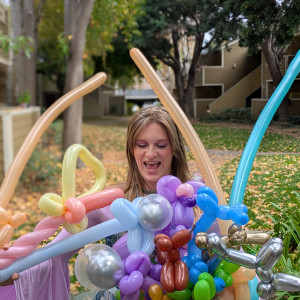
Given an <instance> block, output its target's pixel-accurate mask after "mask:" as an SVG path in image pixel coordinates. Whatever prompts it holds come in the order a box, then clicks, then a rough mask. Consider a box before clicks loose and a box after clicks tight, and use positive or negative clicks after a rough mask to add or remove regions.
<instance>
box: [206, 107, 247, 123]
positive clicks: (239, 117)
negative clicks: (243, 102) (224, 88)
mask: <svg viewBox="0 0 300 300" xmlns="http://www.w3.org/2000/svg"><path fill="white" fill-rule="evenodd" d="M205 120H206V121H208V122H209V121H231V122H240V123H241V122H242V123H252V119H251V108H249V107H242V108H235V107H229V108H225V109H223V110H222V111H221V112H220V113H218V114H213V113H210V114H209V115H208V116H207V117H206V119H205Z"/></svg>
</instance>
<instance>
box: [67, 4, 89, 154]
mask: <svg viewBox="0 0 300 300" xmlns="http://www.w3.org/2000/svg"><path fill="white" fill-rule="evenodd" d="M94 2H95V0H81V1H70V0H65V2H64V33H65V36H66V37H67V38H69V39H70V42H71V44H70V53H69V57H68V60H67V71H66V84H65V93H67V92H69V91H70V90H72V89H74V88H75V87H77V86H78V85H80V84H81V83H82V82H83V61H82V57H83V52H84V47H85V35H86V29H87V26H88V23H89V19H90V16H91V14H92V10H93V5H94ZM82 105H83V104H82V98H81V99H79V100H77V101H76V102H75V103H73V104H72V105H71V106H70V107H69V108H68V109H67V110H66V111H65V112H64V131H63V150H64V151H65V150H66V149H67V148H68V147H69V146H71V145H72V144H76V143H79V144H81V142H82V136H81V126H82Z"/></svg>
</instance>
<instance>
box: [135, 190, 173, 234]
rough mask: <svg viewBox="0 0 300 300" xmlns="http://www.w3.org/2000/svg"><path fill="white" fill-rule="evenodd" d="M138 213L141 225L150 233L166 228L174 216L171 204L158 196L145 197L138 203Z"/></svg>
mask: <svg viewBox="0 0 300 300" xmlns="http://www.w3.org/2000/svg"><path fill="white" fill-rule="evenodd" d="M137 211H138V220H139V223H140V224H141V226H142V227H143V228H145V229H147V230H150V231H158V230H161V229H164V228H166V227H167V226H168V225H169V223H170V222H171V219H172V215H173V210H172V206H171V204H170V202H169V201H168V200H167V199H166V198H165V197H163V196H161V195H158V194H151V195H147V196H145V197H143V198H142V199H141V200H140V201H139V203H138V207H137Z"/></svg>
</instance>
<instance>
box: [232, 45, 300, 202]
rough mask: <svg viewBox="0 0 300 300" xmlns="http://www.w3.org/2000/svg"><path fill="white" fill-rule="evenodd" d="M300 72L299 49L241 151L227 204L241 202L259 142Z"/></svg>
mask: <svg viewBox="0 0 300 300" xmlns="http://www.w3.org/2000/svg"><path fill="white" fill-rule="evenodd" d="M299 72H300V50H299V51H298V52H297V54H296V56H295V57H294V59H293V60H292V62H291V63H290V65H289V67H288V69H287V71H286V73H285V75H284V77H283V79H282V80H281V82H280V84H279V85H278V87H277V88H276V90H275V91H274V93H273V94H272V96H271V98H270V99H269V100H268V102H267V104H266V106H265V107H264V109H263V111H262V112H261V114H260V116H259V118H258V119H257V121H256V124H255V126H254V128H253V130H252V133H251V135H250V137H249V139H248V142H247V144H246V147H245V149H244V151H243V154H242V157H241V160H240V163H239V166H238V169H237V172H236V174H235V177H234V180H233V185H232V189H231V193H230V199H229V206H234V205H235V204H237V203H243V198H244V194H245V190H246V186H247V181H248V177H249V174H250V171H251V168H252V165H253V161H254V159H255V155H256V152H257V150H258V148H259V145H260V142H261V140H262V138H263V136H264V134H265V132H266V130H267V128H268V126H269V124H270V122H271V120H272V118H273V116H274V114H275V112H276V111H277V109H278V107H279V105H280V103H281V102H282V100H283V98H284V96H285V95H286V93H287V92H288V90H289V89H290V87H291V85H292V83H293V82H294V80H295V78H296V77H297V75H298V74H299Z"/></svg>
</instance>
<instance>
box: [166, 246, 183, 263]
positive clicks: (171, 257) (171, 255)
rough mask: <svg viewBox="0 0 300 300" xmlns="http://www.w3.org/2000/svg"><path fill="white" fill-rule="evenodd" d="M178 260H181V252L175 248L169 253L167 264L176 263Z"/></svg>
mask: <svg viewBox="0 0 300 300" xmlns="http://www.w3.org/2000/svg"><path fill="white" fill-rule="evenodd" d="M176 260H180V252H179V250H178V249H175V248H173V249H172V250H171V251H168V252H167V262H175V261H176Z"/></svg>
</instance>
